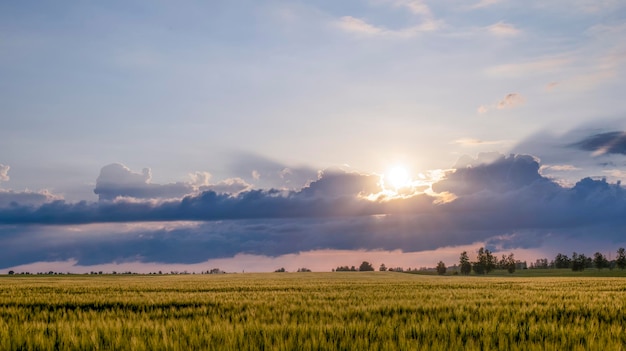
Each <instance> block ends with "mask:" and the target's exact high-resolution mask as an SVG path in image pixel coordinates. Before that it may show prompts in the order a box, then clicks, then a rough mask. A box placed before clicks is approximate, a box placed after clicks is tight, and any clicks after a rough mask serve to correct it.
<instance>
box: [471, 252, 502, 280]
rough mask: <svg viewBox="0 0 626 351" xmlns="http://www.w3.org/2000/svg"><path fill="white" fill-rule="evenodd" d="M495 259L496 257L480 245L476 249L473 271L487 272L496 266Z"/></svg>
mask: <svg viewBox="0 0 626 351" xmlns="http://www.w3.org/2000/svg"><path fill="white" fill-rule="evenodd" d="M496 260H497V259H496V257H495V256H493V254H491V251H489V250H488V249H485V248H483V247H481V248H480V249H478V255H477V256H476V262H474V264H473V268H474V272H475V273H476V274H488V273H489V272H491V271H492V270H493V269H494V268H496Z"/></svg>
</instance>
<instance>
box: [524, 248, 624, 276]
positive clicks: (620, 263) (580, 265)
mask: <svg viewBox="0 0 626 351" xmlns="http://www.w3.org/2000/svg"><path fill="white" fill-rule="evenodd" d="M530 268H533V269H546V268H570V269H572V270H573V271H583V270H585V269H586V268H596V269H604V268H608V269H613V268H619V269H626V250H625V249H624V248H623V247H620V248H619V249H617V257H615V259H614V260H609V259H607V258H606V256H605V255H603V254H602V253H601V252H596V253H594V254H593V257H588V256H587V255H585V254H583V253H578V252H573V253H572V257H571V258H570V257H568V256H567V255H565V254H562V253H558V254H557V255H556V256H555V257H554V260H552V261H550V262H548V259H547V258H540V259H538V260H536V261H535V263H534V264H531V265H530Z"/></svg>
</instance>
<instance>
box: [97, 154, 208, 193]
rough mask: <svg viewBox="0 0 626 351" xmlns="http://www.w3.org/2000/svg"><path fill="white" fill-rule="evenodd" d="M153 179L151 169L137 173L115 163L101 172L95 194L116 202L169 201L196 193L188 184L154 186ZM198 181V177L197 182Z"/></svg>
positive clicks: (103, 168)
mask: <svg viewBox="0 0 626 351" xmlns="http://www.w3.org/2000/svg"><path fill="white" fill-rule="evenodd" d="M151 178H152V174H151V171H150V169H149V168H144V169H143V171H142V172H141V173H136V172H133V171H131V170H130V169H129V168H128V167H126V166H124V165H122V164H119V163H113V164H110V165H107V166H104V167H102V169H101V170H100V175H99V176H98V179H97V180H96V188H95V189H94V193H95V194H96V195H98V198H99V199H100V200H114V199H115V198H117V197H120V196H122V197H124V196H126V197H133V198H138V199H157V198H166V199H169V198H178V197H182V196H185V195H187V194H190V193H192V192H193V191H194V189H193V187H192V186H191V185H190V184H188V183H173V184H165V185H160V184H152V183H151V182H150V180H151ZM197 180H198V178H197V175H196V179H195V181H197Z"/></svg>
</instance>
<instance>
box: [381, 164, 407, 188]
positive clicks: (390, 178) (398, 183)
mask: <svg viewBox="0 0 626 351" xmlns="http://www.w3.org/2000/svg"><path fill="white" fill-rule="evenodd" d="M385 180H386V182H385V183H388V184H389V185H391V186H392V187H394V188H396V189H400V188H403V187H406V186H409V185H410V184H411V178H410V177H409V172H407V170H406V169H405V168H404V167H401V166H396V167H394V168H392V169H390V170H389V171H388V172H387V174H386V175H385Z"/></svg>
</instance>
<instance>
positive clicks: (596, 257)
mask: <svg viewBox="0 0 626 351" xmlns="http://www.w3.org/2000/svg"><path fill="white" fill-rule="evenodd" d="M593 265H594V266H596V268H597V269H602V268H607V267H608V266H609V260H607V259H606V257H604V255H603V254H602V253H600V252H596V253H595V254H593Z"/></svg>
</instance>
